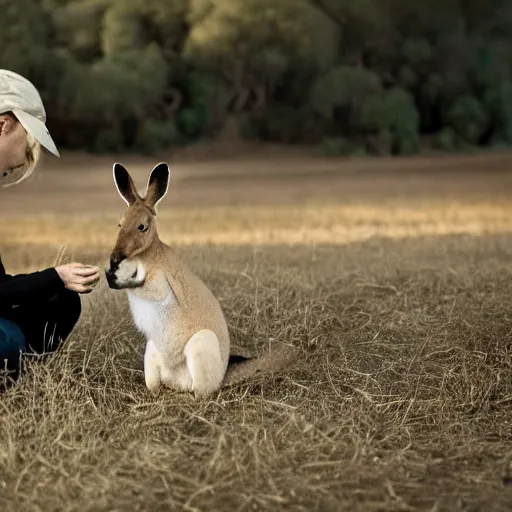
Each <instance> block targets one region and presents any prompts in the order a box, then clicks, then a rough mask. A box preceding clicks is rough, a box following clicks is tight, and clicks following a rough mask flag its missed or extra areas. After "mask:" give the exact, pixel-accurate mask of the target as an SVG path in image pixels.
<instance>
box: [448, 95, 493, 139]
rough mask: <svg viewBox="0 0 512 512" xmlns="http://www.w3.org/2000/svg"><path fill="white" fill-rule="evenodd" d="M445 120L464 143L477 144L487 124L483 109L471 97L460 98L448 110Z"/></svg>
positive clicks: (487, 120)
mask: <svg viewBox="0 0 512 512" xmlns="http://www.w3.org/2000/svg"><path fill="white" fill-rule="evenodd" d="M446 120H447V122H448V125H449V126H451V127H452V128H453V129H454V130H455V131H456V133H457V134H458V135H459V136H460V137H461V138H462V140H463V141H464V142H465V143H468V144H471V145H475V144H478V142H479V140H480V137H481V136H482V134H483V133H484V132H485V130H486V129H487V127H488V123H489V116H488V113H487V112H486V110H485V107H484V106H483V105H482V103H480V101H479V100H478V99H477V98H475V97H473V96H467V95H466V96H462V97H460V98H459V99H457V100H456V101H455V103H454V104H453V105H452V107H451V108H450V109H449V111H448V113H447V116H446Z"/></svg>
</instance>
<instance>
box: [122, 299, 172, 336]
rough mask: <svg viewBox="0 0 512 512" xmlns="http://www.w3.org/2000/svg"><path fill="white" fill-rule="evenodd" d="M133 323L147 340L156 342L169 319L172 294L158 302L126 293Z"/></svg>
mask: <svg viewBox="0 0 512 512" xmlns="http://www.w3.org/2000/svg"><path fill="white" fill-rule="evenodd" d="M128 299H129V302H130V309H131V312H132V316H133V321H134V322H135V325H136V326H137V328H138V329H139V330H140V331H141V332H142V333H143V334H144V335H145V336H146V338H147V339H152V340H154V341H157V340H158V339H159V338H160V337H161V336H162V334H163V331H164V329H165V327H166V324H168V323H169V320H170V318H171V311H172V306H173V299H174V297H173V294H172V292H169V294H168V295H167V297H166V298H165V299H163V300H160V301H155V300H149V299H146V298H142V297H138V296H137V295H135V294H134V293H128Z"/></svg>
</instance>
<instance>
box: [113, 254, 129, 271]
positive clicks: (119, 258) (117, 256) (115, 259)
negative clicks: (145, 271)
mask: <svg viewBox="0 0 512 512" xmlns="http://www.w3.org/2000/svg"><path fill="white" fill-rule="evenodd" d="M125 259H126V256H125V255H124V254H122V253H116V254H112V256H111V257H110V272H115V271H116V270H117V269H118V268H119V264H120V263H121V262H122V261H123V260H125Z"/></svg>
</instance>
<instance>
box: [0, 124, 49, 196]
mask: <svg viewBox="0 0 512 512" xmlns="http://www.w3.org/2000/svg"><path fill="white" fill-rule="evenodd" d="M40 158H41V144H39V142H37V140H36V139H35V138H34V137H33V136H32V135H31V134H30V133H28V132H27V146H26V147H25V163H24V164H23V165H22V166H21V167H18V169H19V170H20V171H21V175H20V177H19V178H18V179H17V180H16V181H14V182H13V183H9V184H7V185H4V188H7V187H12V186H14V185H19V184H20V183H22V182H23V181H25V180H27V179H28V178H30V176H31V175H32V173H33V172H34V171H35V170H36V168H37V164H38V163H39V159H40Z"/></svg>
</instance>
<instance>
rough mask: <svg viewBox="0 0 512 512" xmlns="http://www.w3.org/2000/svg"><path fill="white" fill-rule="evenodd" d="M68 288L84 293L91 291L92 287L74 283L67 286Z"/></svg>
mask: <svg viewBox="0 0 512 512" xmlns="http://www.w3.org/2000/svg"><path fill="white" fill-rule="evenodd" d="M69 289H70V290H71V291H73V292H76V293H80V294H85V293H90V292H92V288H91V287H90V286H85V285H83V284H75V285H72V286H70V287H69Z"/></svg>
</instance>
